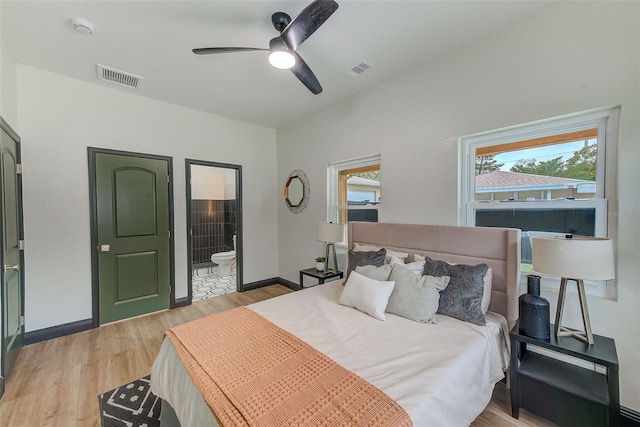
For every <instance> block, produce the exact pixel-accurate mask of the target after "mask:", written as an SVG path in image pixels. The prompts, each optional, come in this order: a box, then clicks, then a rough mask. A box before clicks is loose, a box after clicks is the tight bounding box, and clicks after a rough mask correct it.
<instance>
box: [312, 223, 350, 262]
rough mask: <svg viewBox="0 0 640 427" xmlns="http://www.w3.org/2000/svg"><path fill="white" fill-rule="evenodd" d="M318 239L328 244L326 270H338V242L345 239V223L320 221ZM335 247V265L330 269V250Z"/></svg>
mask: <svg viewBox="0 0 640 427" xmlns="http://www.w3.org/2000/svg"><path fill="white" fill-rule="evenodd" d="M316 240H318V241H320V242H325V243H326V244H327V248H326V255H325V257H324V271H326V272H328V273H329V272H334V273H337V272H338V257H337V255H336V246H335V243H336V242H342V241H343V240H344V225H343V224H336V223H334V222H319V223H318V226H317V227H316ZM330 249H333V267H334V269H329V252H330Z"/></svg>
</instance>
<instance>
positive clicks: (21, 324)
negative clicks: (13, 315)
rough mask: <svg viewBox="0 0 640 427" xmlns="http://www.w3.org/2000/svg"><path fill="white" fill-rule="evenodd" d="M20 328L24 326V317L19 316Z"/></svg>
mask: <svg viewBox="0 0 640 427" xmlns="http://www.w3.org/2000/svg"><path fill="white" fill-rule="evenodd" d="M20 326H24V316H20Z"/></svg>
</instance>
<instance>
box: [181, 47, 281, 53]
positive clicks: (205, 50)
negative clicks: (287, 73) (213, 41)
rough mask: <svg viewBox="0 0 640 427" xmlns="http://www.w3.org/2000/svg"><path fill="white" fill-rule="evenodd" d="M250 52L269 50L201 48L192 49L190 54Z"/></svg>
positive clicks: (254, 48) (253, 48) (255, 48)
mask: <svg viewBox="0 0 640 427" xmlns="http://www.w3.org/2000/svg"><path fill="white" fill-rule="evenodd" d="M252 50H269V49H261V48H259V47H201V48H198V49H192V52H193V53H195V54H196V55H209V54H212V53H233V52H249V51H252Z"/></svg>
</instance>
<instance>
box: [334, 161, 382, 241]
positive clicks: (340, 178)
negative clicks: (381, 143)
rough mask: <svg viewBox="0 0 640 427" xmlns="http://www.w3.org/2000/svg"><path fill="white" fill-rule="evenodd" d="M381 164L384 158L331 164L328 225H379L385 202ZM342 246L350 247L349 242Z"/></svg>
mask: <svg viewBox="0 0 640 427" xmlns="http://www.w3.org/2000/svg"><path fill="white" fill-rule="evenodd" d="M380 164H381V156H380V154H376V155H372V156H367V157H361V158H357V159H351V160H343V161H338V162H333V163H330V164H329V167H328V168H327V179H328V187H327V192H328V194H327V200H328V206H327V219H328V221H330V222H337V223H340V224H348V223H349V222H351V221H364V222H378V206H379V205H380V203H381V200H382V196H381V194H382V191H381V188H382V185H381V174H380ZM345 239H346V237H345ZM338 243H339V244H346V240H345V241H344V242H338Z"/></svg>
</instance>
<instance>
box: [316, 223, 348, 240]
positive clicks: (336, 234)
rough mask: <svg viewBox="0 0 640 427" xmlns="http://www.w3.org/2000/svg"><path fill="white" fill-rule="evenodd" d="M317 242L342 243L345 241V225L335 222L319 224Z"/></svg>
mask: <svg viewBox="0 0 640 427" xmlns="http://www.w3.org/2000/svg"><path fill="white" fill-rule="evenodd" d="M316 240H318V241H320V242H329V243H335V242H342V241H343V240H344V225H343V224H336V223H334V222H319V223H318V227H317V228H316Z"/></svg>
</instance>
